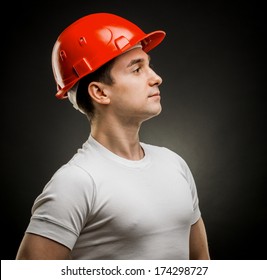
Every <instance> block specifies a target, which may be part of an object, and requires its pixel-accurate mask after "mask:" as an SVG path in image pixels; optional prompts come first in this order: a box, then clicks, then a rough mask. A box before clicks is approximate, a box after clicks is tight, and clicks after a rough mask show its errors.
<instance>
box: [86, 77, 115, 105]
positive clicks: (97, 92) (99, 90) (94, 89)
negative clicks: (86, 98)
mask: <svg viewBox="0 0 267 280" xmlns="http://www.w3.org/2000/svg"><path fill="white" fill-rule="evenodd" d="M88 93H89V94H90V96H91V98H92V99H93V100H94V101H95V102H97V103H99V104H103V105H105V104H109V103H110V98H109V96H108V94H106V92H105V89H104V87H103V85H102V84H101V83H97V82H93V83H90V84H89V86H88Z"/></svg>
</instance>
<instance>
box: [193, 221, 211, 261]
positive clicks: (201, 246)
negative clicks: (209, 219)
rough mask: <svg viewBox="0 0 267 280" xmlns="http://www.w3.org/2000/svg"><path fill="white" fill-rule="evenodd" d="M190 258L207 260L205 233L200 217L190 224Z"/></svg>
mask: <svg viewBox="0 0 267 280" xmlns="http://www.w3.org/2000/svg"><path fill="white" fill-rule="evenodd" d="M190 259H191V260H209V259H210V255H209V248H208V241H207V234H206V229H205V225H204V222H203V219H202V218H199V220H198V221H197V222H196V223H195V224H193V225H192V226H191V231H190Z"/></svg>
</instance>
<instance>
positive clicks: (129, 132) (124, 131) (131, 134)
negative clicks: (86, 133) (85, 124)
mask: <svg viewBox="0 0 267 280" xmlns="http://www.w3.org/2000/svg"><path fill="white" fill-rule="evenodd" d="M139 129H140V125H131V126H129V125H127V126H123V125H118V124H114V123H110V122H109V123H107V122H99V121H98V122H92V124H91V135H92V137H93V138H94V139H95V140H96V141H98V142H99V143H100V144H101V145H103V146H104V147H106V148H107V149H108V150H110V151H111V152H113V153H114V154H116V155H118V156H120V157H123V158H126V159H129V160H140V159H142V158H143V157H144V151H143V149H142V147H141V145H140V142H139Z"/></svg>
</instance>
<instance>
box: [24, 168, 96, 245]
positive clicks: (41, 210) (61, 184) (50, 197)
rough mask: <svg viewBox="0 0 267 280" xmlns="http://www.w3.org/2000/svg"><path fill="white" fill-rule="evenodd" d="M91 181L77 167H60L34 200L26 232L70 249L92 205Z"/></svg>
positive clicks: (92, 189)
mask: <svg viewBox="0 0 267 280" xmlns="http://www.w3.org/2000/svg"><path fill="white" fill-rule="evenodd" d="M94 190H95V186H94V181H93V179H92V178H91V176H90V174H88V173H87V172H86V171H84V170H83V169H81V168H80V167H78V166H75V165H71V164H66V165H64V166H63V167H61V168H60V169H59V170H58V171H57V172H56V173H55V174H54V176H53V177H52V178H51V180H50V181H49V182H48V183H47V184H46V186H45V187H44V189H43V191H42V193H41V194H40V195H39V196H38V197H37V198H36V199H35V201H34V204H33V207H32V217H31V220H30V222H29V225H28V227H27V229H26V232H28V233H34V234H37V235H41V236H44V237H47V238H49V239H52V240H54V241H57V242H59V243H61V244H63V245H65V246H66V247H68V248H70V249H72V248H73V246H74V244H75V243H76V240H77V238H78V236H79V234H80V231H81V230H82V228H83V226H84V224H85V223H86V220H87V218H88V215H89V214H90V211H91V209H92V206H93V201H94V195H95V193H94Z"/></svg>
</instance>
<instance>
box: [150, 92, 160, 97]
mask: <svg viewBox="0 0 267 280" xmlns="http://www.w3.org/2000/svg"><path fill="white" fill-rule="evenodd" d="M155 96H160V94H159V92H156V93H153V94H150V95H149V96H148V97H155Z"/></svg>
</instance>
